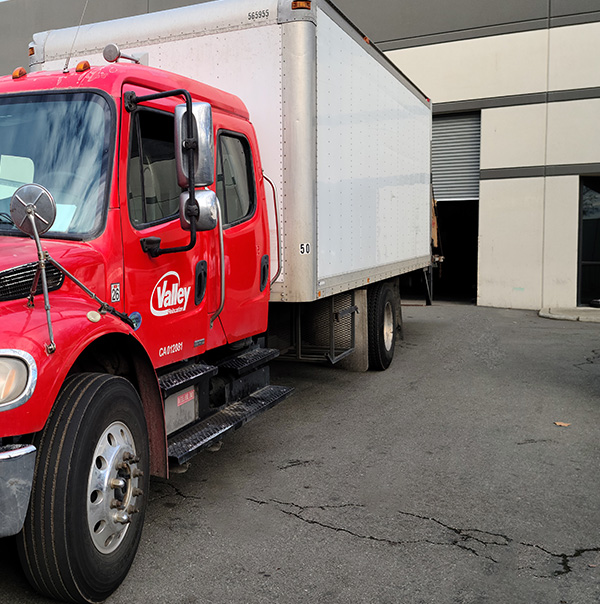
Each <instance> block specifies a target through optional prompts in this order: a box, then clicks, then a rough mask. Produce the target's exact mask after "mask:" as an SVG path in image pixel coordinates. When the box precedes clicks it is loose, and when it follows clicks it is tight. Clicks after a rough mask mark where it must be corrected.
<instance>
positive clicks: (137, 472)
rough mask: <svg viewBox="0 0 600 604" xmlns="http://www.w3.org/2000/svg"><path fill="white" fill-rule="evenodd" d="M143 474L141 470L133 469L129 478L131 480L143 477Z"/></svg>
mask: <svg viewBox="0 0 600 604" xmlns="http://www.w3.org/2000/svg"><path fill="white" fill-rule="evenodd" d="M143 475H144V472H142V470H138V469H137V468H134V469H133V470H132V472H131V476H132V478H139V477H140V476H143Z"/></svg>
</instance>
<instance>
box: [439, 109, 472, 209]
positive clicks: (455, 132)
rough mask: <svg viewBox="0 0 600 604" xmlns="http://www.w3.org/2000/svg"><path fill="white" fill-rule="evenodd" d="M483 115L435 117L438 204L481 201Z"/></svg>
mask: <svg viewBox="0 0 600 604" xmlns="http://www.w3.org/2000/svg"><path fill="white" fill-rule="evenodd" d="M480 147H481V114H480V113H479V112H478V113H462V114H452V115H436V116H434V118H433V140H432V150H431V153H432V158H431V160H432V161H431V169H432V172H433V191H434V195H435V198H436V200H437V201H466V200H477V199H479V154H480Z"/></svg>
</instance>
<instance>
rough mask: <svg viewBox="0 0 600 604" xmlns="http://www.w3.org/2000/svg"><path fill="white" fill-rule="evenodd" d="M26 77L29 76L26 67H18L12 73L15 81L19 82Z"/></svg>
mask: <svg viewBox="0 0 600 604" xmlns="http://www.w3.org/2000/svg"><path fill="white" fill-rule="evenodd" d="M26 75H27V70H26V69H25V67H17V68H16V69H15V70H14V71H13V72H12V79H13V80H18V79H19V78H22V77H24V76H26Z"/></svg>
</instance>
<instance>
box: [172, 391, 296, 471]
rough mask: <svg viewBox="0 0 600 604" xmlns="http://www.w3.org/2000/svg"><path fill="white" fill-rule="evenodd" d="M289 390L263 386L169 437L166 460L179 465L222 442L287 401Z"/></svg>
mask: <svg viewBox="0 0 600 604" xmlns="http://www.w3.org/2000/svg"><path fill="white" fill-rule="evenodd" d="M292 391H293V388H288V387H286V386H265V387H264V388H262V389H261V390H258V391H257V392H254V393H253V394H251V395H250V396H248V397H246V398H245V399H243V400H241V401H237V402H235V403H232V404H231V405H228V406H227V407H224V408H223V409H221V410H220V411H217V412H216V413H215V414H214V415H211V416H210V417H208V418H206V419H205V420H202V421H201V422H198V423H197V424H194V425H193V426H191V427H189V428H186V429H185V430H184V431H183V432H180V433H179V434H176V435H175V436H173V437H172V438H169V459H170V460H172V461H175V462H177V463H179V464H182V463H185V462H186V461H188V460H189V459H191V458H192V457H193V456H194V455H195V454H196V453H198V452H199V451H201V450H202V449H204V448H205V447H207V446H208V445H210V444H211V443H214V442H215V441H219V440H221V438H222V437H223V436H224V435H225V434H226V433H227V432H230V431H232V430H237V429H238V428H240V427H241V426H243V425H244V424H245V423H246V422H249V421H250V420H251V419H253V418H254V417H256V416H257V415H258V414H259V413H262V412H263V411H266V410H267V409H270V408H271V407H274V406H275V405H276V404H277V403H280V402H281V401H283V400H284V399H286V398H287V397H288V396H289V395H290V394H291V393H292Z"/></svg>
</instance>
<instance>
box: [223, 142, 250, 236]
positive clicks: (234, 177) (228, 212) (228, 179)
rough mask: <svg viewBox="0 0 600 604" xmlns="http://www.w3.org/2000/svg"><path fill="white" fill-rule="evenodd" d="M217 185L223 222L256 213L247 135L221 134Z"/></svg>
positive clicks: (233, 221) (234, 220) (235, 220)
mask: <svg viewBox="0 0 600 604" xmlns="http://www.w3.org/2000/svg"><path fill="white" fill-rule="evenodd" d="M216 188H217V197H218V199H219V203H220V204H221V212H222V213H223V224H225V225H233V224H237V223H239V222H241V221H242V220H244V219H245V218H248V217H249V216H250V215H251V214H252V213H253V212H254V207H255V188H254V176H253V171H252V155H251V151H250V145H249V144H248V140H247V139H246V138H245V137H244V136H241V135H236V134H232V133H220V134H219V139H218V150H217V184H216Z"/></svg>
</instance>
